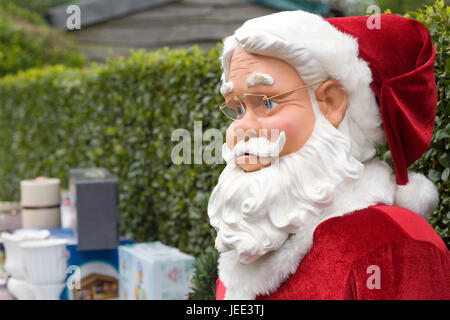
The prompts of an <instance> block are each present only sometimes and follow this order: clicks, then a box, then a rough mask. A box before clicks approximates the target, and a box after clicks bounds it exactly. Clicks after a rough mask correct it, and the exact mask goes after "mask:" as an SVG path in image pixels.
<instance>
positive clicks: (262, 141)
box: [222, 131, 286, 163]
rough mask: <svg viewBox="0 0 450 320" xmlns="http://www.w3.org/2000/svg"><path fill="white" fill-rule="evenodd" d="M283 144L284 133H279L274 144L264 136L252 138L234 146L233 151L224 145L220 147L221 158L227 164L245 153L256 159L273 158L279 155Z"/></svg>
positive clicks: (284, 141)
mask: <svg viewBox="0 0 450 320" xmlns="http://www.w3.org/2000/svg"><path fill="white" fill-rule="evenodd" d="M285 143H286V135H285V133H284V131H282V132H281V133H280V135H279V136H278V139H277V140H276V141H275V142H272V141H270V140H269V139H267V138H266V137H265V136H261V137H253V138H250V139H249V140H248V141H239V142H238V143H237V144H236V145H235V146H234V148H233V150H231V149H230V148H229V147H228V146H227V144H226V143H224V144H223V146H222V157H223V158H224V159H225V161H226V162H227V163H228V162H229V161H231V160H234V159H236V158H237V157H240V156H243V155H245V154H246V153H248V154H250V155H253V156H258V157H264V158H274V157H277V156H278V155H279V154H280V152H281V150H283V147H284V144H285Z"/></svg>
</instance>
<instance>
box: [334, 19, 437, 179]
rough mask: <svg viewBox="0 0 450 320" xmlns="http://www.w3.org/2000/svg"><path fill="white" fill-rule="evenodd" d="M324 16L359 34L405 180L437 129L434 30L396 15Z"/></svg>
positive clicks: (343, 29) (397, 165) (400, 174)
mask: <svg viewBox="0 0 450 320" xmlns="http://www.w3.org/2000/svg"><path fill="white" fill-rule="evenodd" d="M369 19H372V20H373V21H374V23H373V24H371V23H370V21H369ZM375 19H378V21H376V20H375ZM326 21H327V22H329V23H330V24H331V25H332V26H333V27H335V28H337V29H338V30H339V31H341V32H344V33H346V34H350V35H352V36H354V37H355V38H357V39H358V48H359V57H360V58H362V59H363V60H365V61H367V62H368V64H369V68H370V70H371V71H372V82H371V83H370V86H371V88H372V89H373V91H374V93H375V94H376V96H377V100H378V103H379V107H380V112H381V117H382V120H383V126H384V132H385V134H386V138H387V142H388V145H389V150H390V151H391V155H392V160H393V163H394V166H395V174H396V180H397V184H400V185H404V184H406V183H407V182H408V173H407V168H408V167H409V166H410V165H411V164H412V163H413V162H414V161H416V160H417V159H418V158H419V157H420V156H421V155H422V154H423V153H424V152H425V151H426V150H427V149H428V147H429V146H430V141H431V136H432V133H433V126H434V121H435V114H436V104H437V89H436V84H435V78H434V58H435V49H434V46H433V44H432V42H431V38H430V34H429V32H428V30H427V29H426V28H425V26H424V25H423V24H421V23H420V22H418V21H416V20H412V19H407V18H403V17H400V16H397V15H394V14H383V15H379V16H375V17H371V18H369V17H345V18H332V19H326ZM377 24H378V25H377Z"/></svg>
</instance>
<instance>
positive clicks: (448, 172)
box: [441, 168, 450, 182]
mask: <svg viewBox="0 0 450 320" xmlns="http://www.w3.org/2000/svg"><path fill="white" fill-rule="evenodd" d="M449 175H450V168H446V169H445V170H444V171H443V172H442V176H441V179H442V181H444V182H447V180H448V176H449Z"/></svg>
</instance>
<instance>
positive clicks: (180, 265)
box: [119, 242, 194, 300]
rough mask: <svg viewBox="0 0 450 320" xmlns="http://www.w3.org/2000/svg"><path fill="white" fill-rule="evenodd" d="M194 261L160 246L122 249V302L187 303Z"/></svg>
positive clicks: (150, 245)
mask: <svg viewBox="0 0 450 320" xmlns="http://www.w3.org/2000/svg"><path fill="white" fill-rule="evenodd" d="M193 273H194V257H192V256H190V255H187V254H185V253H183V252H181V251H180V250H178V249H176V248H171V247H168V246H166V245H164V244H162V243H160V242H148V243H137V244H127V245H121V246H120V247H119V291H120V299H121V300H184V299H187V298H188V294H189V292H190V290H191V289H190V288H191V277H192V275H193Z"/></svg>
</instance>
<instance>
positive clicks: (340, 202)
mask: <svg viewBox="0 0 450 320" xmlns="http://www.w3.org/2000/svg"><path fill="white" fill-rule="evenodd" d="M395 187H396V185H395V181H394V176H393V174H392V170H391V168H389V166H388V165H387V164H385V163H384V162H381V161H380V160H378V159H374V160H371V161H369V162H367V163H365V166H364V173H363V175H362V176H361V178H360V179H359V180H358V181H357V182H356V183H352V184H345V183H344V184H342V185H341V186H339V187H338V188H337V191H336V194H335V197H334V201H333V204H332V205H331V206H328V207H327V208H326V209H325V210H324V211H323V213H322V215H321V216H320V217H316V218H315V220H314V219H311V220H308V221H307V224H305V225H304V226H302V227H301V228H300V229H299V230H298V231H297V232H296V233H295V234H292V235H291V236H290V237H289V239H288V240H287V241H286V243H285V244H284V245H283V246H282V247H281V248H280V249H278V250H276V251H274V252H270V253H268V254H266V255H264V256H262V257H261V258H259V259H258V260H256V261H254V262H253V263H251V264H248V265H242V264H240V263H239V261H238V260H237V256H236V253H235V251H228V252H225V253H223V254H221V256H220V258H219V277H220V279H221V281H222V282H223V283H224V285H225V287H226V294H225V299H254V298H255V297H256V296H257V295H268V294H271V293H273V292H274V291H275V290H277V289H278V288H279V287H280V285H281V284H282V283H283V282H284V281H285V280H287V279H288V278H289V277H290V276H291V275H292V274H294V273H295V271H296V270H297V267H298V266H299V264H300V262H301V260H302V259H303V257H304V256H305V255H306V254H307V253H308V251H309V250H310V249H311V246H312V242H313V233H314V230H315V229H316V227H317V226H318V225H319V224H320V223H321V222H322V221H325V220H327V219H329V218H332V217H337V216H342V215H344V214H346V213H351V212H353V211H356V210H359V209H364V208H367V207H369V206H371V205H376V204H381V203H382V204H386V205H392V204H394V196H395Z"/></svg>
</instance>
